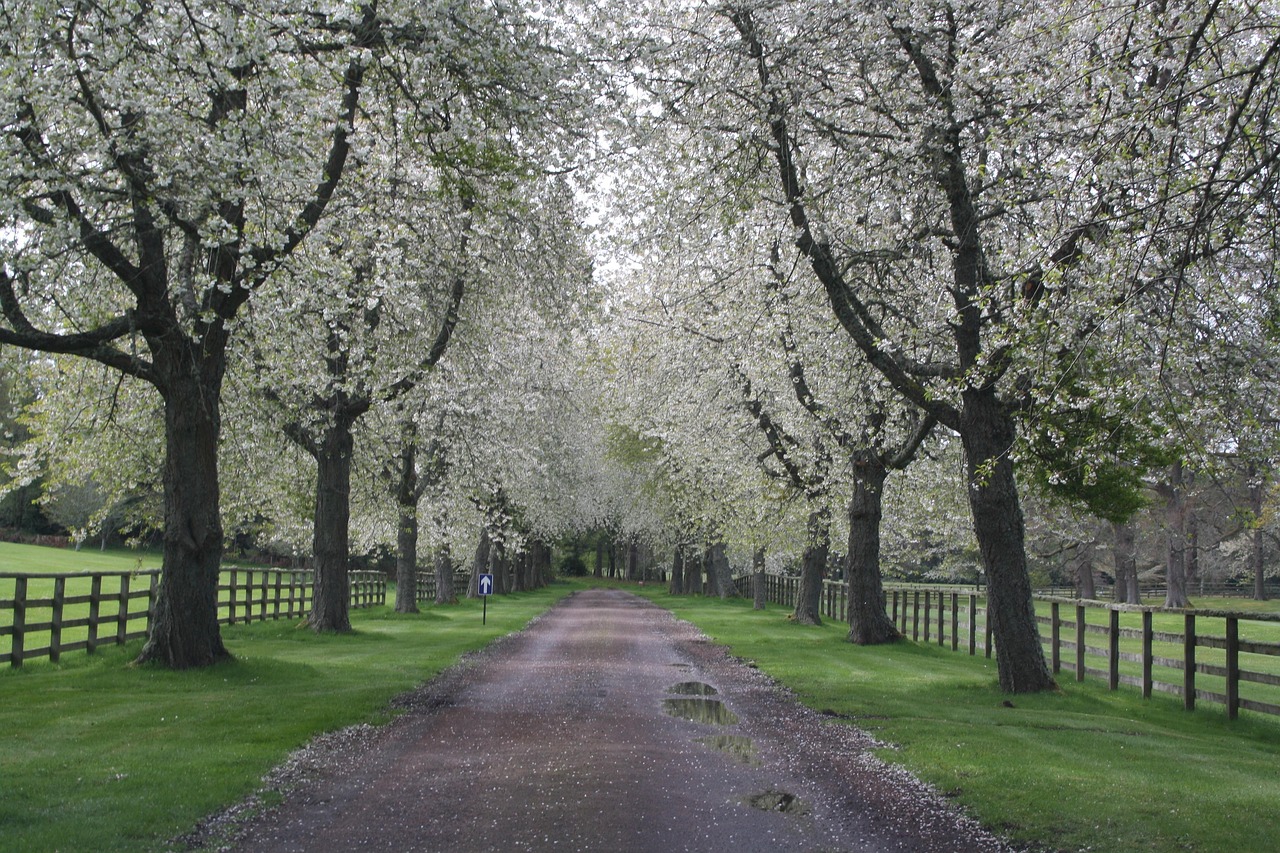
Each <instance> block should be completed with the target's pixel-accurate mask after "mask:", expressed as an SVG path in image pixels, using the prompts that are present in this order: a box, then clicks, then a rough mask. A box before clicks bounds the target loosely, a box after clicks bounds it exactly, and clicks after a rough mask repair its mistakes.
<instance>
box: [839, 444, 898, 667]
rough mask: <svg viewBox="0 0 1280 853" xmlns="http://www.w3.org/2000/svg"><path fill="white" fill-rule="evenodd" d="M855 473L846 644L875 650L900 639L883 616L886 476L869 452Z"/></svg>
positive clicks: (863, 453)
mask: <svg viewBox="0 0 1280 853" xmlns="http://www.w3.org/2000/svg"><path fill="white" fill-rule="evenodd" d="M854 472H855V477H854V483H853V498H852V499H851V500H850V501H849V549H848V553H847V556H846V558H847V560H848V564H847V566H846V570H845V573H846V575H847V576H848V581H847V582H848V584H849V614H848V616H849V642H851V643H856V644H858V645H859V646H875V645H881V644H883V643H892V642H893V641H895V640H897V639H899V638H900V637H901V634H899V633H898V629H897V627H895V626H894V624H893V620H892V619H890V618H889V614H888V613H887V612H885V598H884V582H883V579H882V578H881V576H880V523H881V521H882V520H883V518H884V484H885V480H887V479H888V477H889V474H888V471H886V470H885V467H884V465H883V464H881V462H880V460H879V458H878V456H877V455H876V454H875V452H874V451H871V450H864V451H859V452H858V454H857V455H856V457H855V459H854Z"/></svg>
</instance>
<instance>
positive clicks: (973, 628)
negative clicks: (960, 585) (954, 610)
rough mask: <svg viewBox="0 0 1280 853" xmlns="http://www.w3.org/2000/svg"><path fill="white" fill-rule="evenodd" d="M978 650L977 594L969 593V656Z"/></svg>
mask: <svg viewBox="0 0 1280 853" xmlns="http://www.w3.org/2000/svg"><path fill="white" fill-rule="evenodd" d="M977 651H978V594H977V593H976V592H971V593H969V657H973V656H974V655H975V654H977Z"/></svg>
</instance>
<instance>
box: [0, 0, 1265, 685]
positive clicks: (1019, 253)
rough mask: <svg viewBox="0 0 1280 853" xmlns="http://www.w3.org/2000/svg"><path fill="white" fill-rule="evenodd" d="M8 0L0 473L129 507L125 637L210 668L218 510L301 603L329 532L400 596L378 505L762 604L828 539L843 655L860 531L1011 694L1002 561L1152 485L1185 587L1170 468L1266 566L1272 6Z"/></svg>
mask: <svg viewBox="0 0 1280 853" xmlns="http://www.w3.org/2000/svg"><path fill="white" fill-rule="evenodd" d="M4 16H5V24H6V35H5V37H4V38H5V50H4V51H3V53H2V54H0V61H2V62H3V66H4V67H3V74H4V79H5V80H6V85H5V87H4V89H3V92H2V93H0V121H3V123H4V135H3V138H4V143H3V144H4V148H3V151H2V152H0V163H2V164H3V165H2V166H0V168H2V169H3V173H4V179H5V182H6V187H7V188H8V194H7V197H6V199H5V201H4V202H3V205H4V206H3V208H0V216H3V217H4V221H3V225H0V241H2V242H3V252H4V254H3V262H2V263H0V310H2V313H3V321H2V322H0V346H5V347H6V349H4V350H0V355H3V357H4V358H5V359H7V360H9V361H11V362H15V363H17V362H21V363H22V364H23V368H24V371H25V373H26V374H27V375H28V376H29V377H30V382H31V388H30V389H28V393H27V396H28V397H29V398H31V399H32V401H33V402H32V403H31V405H30V406H29V407H28V409H27V414H26V415H25V416H24V422H23V430H24V431H25V433H24V435H23V436H21V437H20V436H18V434H17V433H16V432H15V433H14V437H13V439H12V440H11V443H12V444H14V450H13V451H12V453H11V454H10V459H11V461H10V463H9V468H10V470H11V471H12V474H11V476H16V480H15V482H17V483H23V482H29V481H31V480H32V479H33V478H34V477H35V476H36V474H37V472H43V474H44V476H46V477H48V478H49V482H50V483H51V484H56V483H58V482H66V483H74V482H76V481H79V482H84V481H86V480H88V479H93V481H94V482H96V484H97V485H98V486H99V487H100V488H102V489H103V490H104V491H105V492H107V493H108V494H109V498H110V499H108V500H104V501H103V505H104V506H107V505H112V506H115V505H121V506H127V507H130V512H132V513H134V515H135V517H137V518H139V519H146V518H148V517H149V518H152V519H156V518H160V517H162V518H163V529H164V542H165V558H164V560H165V562H164V575H163V576H164V580H163V582H162V586H161V605H160V607H159V609H158V613H157V620H156V627H155V629H154V630H153V632H152V637H151V639H150V640H149V641H148V644H147V646H146V648H145V650H144V652H143V655H142V657H143V659H144V660H160V661H164V662H166V663H168V664H169V665H172V666H194V665H201V664H204V663H208V662H211V661H213V660H217V659H219V658H220V657H223V656H225V654H226V652H225V649H224V648H223V647H222V645H221V641H220V638H219V636H218V631H217V626H216V623H215V622H214V619H213V610H212V607H213V599H212V589H213V584H214V583H215V580H216V573H217V567H218V563H219V560H220V559H221V556H222V548H223V543H224V540H226V539H227V538H228V535H227V533H228V531H230V532H231V533H234V534H237V535H241V536H251V537H254V538H256V539H257V540H259V541H273V542H275V543H277V546H278V547H283V548H286V549H296V550H298V551H301V552H305V553H308V554H310V555H311V558H312V559H313V560H314V562H315V564H316V567H317V572H318V580H317V596H316V601H317V606H316V611H315V613H314V614H313V616H312V623H313V625H314V626H315V627H316V628H318V629H322V630H343V629H345V628H346V627H347V621H346V619H347V616H346V609H345V597H344V594H343V590H344V589H345V575H344V573H345V571H346V565H347V556H348V553H349V552H350V551H351V550H352V549H355V550H357V551H364V550H367V549H369V548H371V547H373V546H375V545H383V546H392V545H394V547H396V548H397V549H398V552H399V575H400V578H401V583H402V589H403V590H404V592H405V598H407V600H404V601H401V602H399V606H400V607H402V608H404V609H408V608H410V607H411V606H412V596H411V591H412V590H411V578H412V577H413V574H412V569H413V568H414V567H415V566H416V564H417V562H418V556H417V550H418V537H419V536H425V538H426V540H427V547H428V549H429V550H430V551H431V552H432V553H433V555H436V556H437V557H439V559H437V560H435V562H436V564H437V565H438V566H440V567H441V571H442V572H445V571H446V570H447V567H450V566H452V565H453V564H455V563H461V562H463V561H465V560H468V559H470V560H471V561H472V562H473V563H474V564H476V565H486V566H487V565H495V564H496V565H501V564H502V561H503V560H506V559H508V558H509V557H510V555H515V554H521V555H523V556H522V557H521V559H520V560H517V561H515V562H516V564H517V565H520V566H523V567H524V569H523V570H522V571H514V572H512V577H513V578H519V579H521V580H519V581H517V582H521V583H523V582H524V581H525V580H532V579H533V578H536V577H540V576H543V575H545V566H546V564H547V558H546V556H545V554H544V551H545V547H546V543H547V542H551V541H554V540H556V539H557V538H559V537H560V536H562V535H565V534H567V533H573V532H581V531H585V530H588V529H601V530H604V531H607V533H608V535H609V536H610V537H611V538H612V539H613V540H614V541H616V542H620V543H625V548H624V551H625V552H626V553H627V554H628V559H633V558H634V559H638V558H636V557H635V555H638V554H639V553H640V552H641V550H644V551H647V552H648V553H650V554H652V555H654V559H655V560H662V561H663V562H664V564H666V565H670V566H671V568H672V572H671V577H672V582H673V585H674V583H675V581H676V578H677V577H679V580H680V585H681V587H682V588H683V587H685V586H687V584H686V583H685V581H686V580H687V578H688V577H689V576H691V572H689V571H687V567H693V566H699V567H700V568H699V575H698V576H699V577H701V572H702V571H703V570H704V569H703V568H702V564H703V563H705V564H706V567H708V568H709V569H710V571H709V573H708V574H707V577H708V579H709V580H710V581H711V582H712V585H713V589H720V588H722V587H724V586H725V585H724V583H723V579H724V575H725V574H726V573H727V571H728V566H729V563H730V562H731V561H733V562H737V563H738V564H739V565H741V566H745V565H751V566H753V567H757V568H759V567H763V568H765V569H767V570H772V571H780V570H783V567H784V566H798V568H799V570H800V572H801V574H802V576H803V578H804V583H803V584H802V586H803V588H804V589H805V590H807V591H808V594H807V595H806V596H805V597H804V599H803V603H802V606H801V607H799V608H798V609H797V613H796V616H797V618H798V619H799V620H800V621H806V620H809V621H812V620H816V619H817V608H816V601H815V600H814V596H816V594H817V590H819V589H820V586H821V579H822V576H823V572H824V571H826V570H827V568H828V566H829V565H830V564H831V562H832V556H831V555H832V554H833V553H834V552H840V553H841V554H842V555H843V559H842V565H843V568H844V571H845V573H846V576H847V578H848V581H849V584H850V589H851V593H852V595H851V600H852V601H853V604H854V606H853V608H852V609H853V613H852V615H851V622H852V624H851V639H853V640H855V641H857V642H862V643H875V642H883V641H887V640H891V639H893V638H894V637H895V632H894V629H893V626H892V624H890V623H889V622H888V620H887V619H886V618H885V614H884V604H883V594H882V589H881V576H882V572H883V568H882V564H893V563H895V562H901V561H902V560H904V559H907V557H906V556H904V555H920V556H919V557H918V558H915V557H912V558H911V559H916V560H917V561H918V562H927V563H929V564H930V565H931V566H934V567H935V568H937V569H938V570H944V569H945V567H946V565H947V563H948V561H951V563H952V564H955V563H956V562H957V560H956V558H957V556H959V562H960V563H966V564H967V565H970V566H972V565H974V564H977V565H978V566H979V567H980V569H981V571H982V575H983V580H984V582H986V583H987V584H988V585H989V589H990V602H991V612H992V619H993V624H994V632H995V636H996V644H997V649H998V660H999V669H1000V680H1001V684H1002V686H1003V687H1004V688H1005V689H1007V690H1011V691H1033V690H1039V689H1043V688H1046V687H1048V686H1050V685H1051V684H1052V679H1051V677H1050V675H1049V672H1048V669H1047V667H1046V665H1045V661H1044V659H1043V656H1042V654H1041V652H1040V646H1039V642H1038V635H1037V630H1036V626H1035V621H1034V614H1033V611H1032V606H1031V572H1032V569H1033V564H1032V563H1031V562H1029V558H1028V555H1029V554H1031V555H1032V558H1033V559H1034V556H1035V554H1036V553H1037V551H1039V552H1041V553H1045V554H1059V555H1061V554H1067V553H1068V551H1070V553H1071V554H1073V555H1079V554H1083V553H1085V551H1084V549H1085V543H1086V542H1087V541H1091V542H1092V543H1093V544H1092V545H1091V546H1090V547H1092V548H1093V549H1094V551H1096V550H1097V549H1098V547H1099V544H1100V543H1103V542H1104V541H1105V542H1108V543H1109V542H1110V541H1112V540H1114V541H1115V542H1117V543H1122V544H1121V545H1120V546H1119V547H1116V548H1115V549H1114V550H1115V551H1116V553H1117V554H1120V553H1121V552H1124V553H1125V554H1126V555H1127V554H1128V553H1129V551H1130V550H1134V551H1135V552H1136V550H1137V546H1136V545H1135V546H1134V548H1133V549H1129V546H1128V545H1125V544H1123V543H1126V542H1129V541H1132V540H1134V538H1135V537H1134V536H1133V535H1131V532H1132V530H1133V527H1132V524H1133V523H1134V521H1135V519H1139V518H1141V517H1140V516H1138V515H1137V513H1139V512H1140V511H1141V510H1142V509H1143V507H1144V506H1146V505H1147V504H1150V503H1152V501H1153V500H1158V502H1159V505H1160V507H1161V508H1162V510H1163V512H1164V521H1165V527H1166V528H1167V529H1168V530H1169V531H1170V532H1169V536H1168V539H1167V541H1168V543H1169V547H1168V549H1167V551H1168V553H1167V555H1166V560H1165V570H1166V574H1167V576H1168V580H1169V588H1170V601H1169V603H1170V604H1175V605H1176V604H1179V603H1182V602H1181V600H1180V598H1179V595H1185V584H1183V585H1181V586H1180V585H1179V582H1180V579H1182V578H1185V573H1186V566H1187V555H1188V553H1190V554H1195V553H1196V551H1195V549H1191V550H1188V549H1187V547H1186V543H1187V542H1188V541H1189V539H1190V538H1191V534H1190V531H1191V530H1194V529H1200V528H1197V527H1196V526H1195V523H1194V519H1195V518H1196V516H1195V514H1194V513H1193V512H1192V511H1191V507H1192V506H1193V504H1189V503H1188V501H1187V499H1186V498H1187V494H1188V490H1189V488H1190V487H1191V482H1192V473H1193V472H1194V482H1195V483H1196V484H1198V486H1199V487H1201V488H1203V486H1204V485H1205V484H1206V483H1227V482H1230V483H1238V484H1239V487H1238V488H1236V487H1232V488H1226V489H1218V493H1219V494H1223V495H1225V494H1228V493H1229V492H1233V491H1234V492H1236V493H1238V494H1241V495H1243V494H1246V493H1247V495H1248V502H1247V508H1245V511H1244V512H1236V511H1235V508H1233V509H1232V510H1231V512H1227V510H1225V509H1224V510H1221V511H1219V512H1218V513H1217V515H1218V516H1219V517H1223V518H1226V517H1232V518H1234V519H1236V521H1235V522H1233V523H1234V524H1235V526H1236V527H1237V528H1239V529H1240V530H1243V529H1245V528H1248V529H1249V530H1252V531H1256V532H1257V537H1256V541H1255V543H1254V545H1253V548H1254V551H1253V554H1254V555H1255V556H1251V557H1250V559H1251V560H1253V561H1254V562H1255V563H1256V564H1258V565H1261V561H1262V560H1263V552H1264V546H1265V545H1266V542H1265V540H1264V539H1263V531H1264V530H1265V523H1266V521H1267V519H1268V514H1269V506H1270V504H1271V501H1270V488H1269V476H1270V472H1271V471H1272V470H1273V468H1274V455H1275V441H1274V433H1275V431H1274V428H1273V427H1274V424H1275V417H1274V403H1273V402H1272V401H1273V400H1274V399H1275V397H1276V395H1275V394H1274V389H1273V388H1272V383H1273V377H1274V376H1275V375H1276V373H1275V371H1274V370H1273V369H1272V366H1273V363H1274V355H1275V343H1276V324H1275V317H1276V313H1275V307H1276V296H1275V287H1274V284H1275V279H1276V275H1275V272H1276V270H1275V257H1276V251H1275V250H1276V246H1275V239H1276V234H1277V229H1276V225H1277V215H1276V214H1277V197H1278V194H1277V185H1276V178H1277V173H1276V160H1277V156H1278V155H1280V139H1277V137H1276V133H1277V131H1276V128H1277V123H1276V122H1275V121H1274V118H1275V116H1276V111H1277V96H1278V95H1280V87H1278V85H1277V84H1276V82H1275V79H1276V74H1275V70H1276V69H1275V66H1276V63H1277V61H1278V59H1280V16H1278V15H1277V13H1276V10H1274V9H1272V8H1271V7H1270V6H1269V5H1267V4H1232V5H1231V7H1230V8H1227V7H1226V4H1219V3H1207V4H1206V3H1201V2H1190V0H1188V2H1175V0H1164V2H1153V3H1143V4H1129V5H1111V4H1093V5H1091V6H1089V7H1088V8H1076V7H1075V6H1074V5H1073V4H1068V6H1067V7H1064V8H1039V7H1028V6H1026V5H1024V4H1010V3H1005V2H997V0H978V2H967V3H955V2H945V0H928V1H927V2H912V3H900V4H884V3H880V2H874V1H873V0H861V2H853V3H828V2H823V1H822V0H804V2H788V3H780V2H776V0H743V2H737V3H731V4H728V5H726V4H722V3H718V4H702V3H698V2H692V3H674V4H672V3H665V2H657V0H655V2H652V3H642V4H634V3H627V4H621V3H619V4H589V5H586V6H581V7H579V6H577V5H575V4H572V3H567V4H564V5H563V6H561V7H557V8H555V9H552V8H549V7H548V8H543V9H540V10H539V11H538V12H537V13H536V14H535V13H531V12H523V11H521V10H520V9H519V8H515V7H508V6H507V5H506V4H503V3H496V2H495V3H478V4H467V5H466V6H465V7H458V6H457V5H456V4H451V3H440V4H434V3H420V2H415V3H409V2H385V0H382V2H364V3H354V4H348V3H338V2H333V3H329V2H325V3H315V4H313V5H312V6H311V7H310V8H303V7H300V6H298V5H296V4H283V3H265V4H260V7H255V9H254V10H252V11H249V10H239V11H236V10H227V9H226V8H224V7H223V5H222V4H213V3H209V4H203V3H191V2H184V3H180V4H179V3H174V4H170V3H152V4H145V5H142V6H136V5H134V4H132V3H126V2H119V3H105V4H103V3H99V4H93V5H89V4H83V5H81V4H75V3H72V4H63V5H60V6H57V7H55V8H51V9H50V8H45V6H44V4H27V5H26V6H24V7H22V8H20V9H18V8H15V9H9V8H7V7H6V9H5V10H4ZM584 223H589V224H591V225H593V226H595V227H594V231H591V230H589V229H587V228H585V227H584ZM593 266H594V274H593ZM8 347H20V348H23V349H24V350H29V351H35V352H39V353H44V354H46V355H41V356H39V357H25V358H19V357H16V356H15V355H14V354H13V353H14V351H13V350H12V349H9V348H8ZM1231 466H1234V467H1233V468H1231ZM1229 468H1230V473H1227V472H1228V470H1229ZM91 474H93V475H94V476H92V477H90V475H91ZM1028 486H1031V487H1034V488H1032V489H1031V491H1030V492H1028V490H1027V487H1028ZM156 495H162V500H159V501H157V500H155V499H154V498H155V496H156ZM1028 495H1030V496H1031V497H1032V498H1033V504H1032V506H1033V510H1034V511H1033V513H1032V514H1031V516H1030V520H1031V524H1030V526H1029V527H1028V525H1027V523H1026V522H1027V516H1026V514H1025V512H1024V507H1025V505H1026V500H1027V497H1028ZM149 496H150V497H151V498H152V499H151V500H148V497H149ZM1199 505H1200V506H1201V507H1202V508H1204V507H1208V506H1210V501H1208V500H1201V502H1200V504H1199ZM1223 505H1224V506H1225V504H1223ZM161 507H162V511H161ZM1066 507H1071V508H1073V510H1072V511H1071V512H1068V511H1067V510H1066V509H1064V508H1066ZM912 509H914V512H912ZM1073 513H1074V514H1073ZM962 516H967V517H968V519H969V520H971V522H972V523H971V524H958V523H957V521H958V519H960V518H961V517H962ZM1189 525H1190V526H1189ZM1221 526H1222V527H1223V528H1224V534H1223V538H1224V539H1227V540H1231V541H1234V539H1233V538H1232V537H1230V536H1228V535H1227V534H1226V528H1229V527H1231V526H1232V523H1226V524H1223V525H1221ZM1089 531H1093V532H1092V533H1090V532H1089ZM1029 534H1030V538H1029ZM477 541H479V542H480V543H481V544H480V547H479V548H478V549H477V548H476V542H477ZM882 543H883V546H882ZM641 546H643V549H642V548H641ZM1068 546H1069V547H1068ZM882 551H883V553H882ZM481 552H483V553H481ZM495 554H497V555H499V556H497V557H495V556H494V555H495ZM966 554H970V555H972V557H971V558H969V557H966ZM1063 559H1066V558H1065V557H1064V558H1063ZM1072 559H1075V565H1077V566H1082V565H1085V564H1086V563H1087V562H1088V561H1087V560H1086V559H1085V558H1084V557H1079V556H1077V557H1073V558H1072ZM495 560H497V561H498V562H497V563H495ZM1122 563H1123V564H1124V565H1125V566H1126V567H1128V566H1130V564H1131V563H1132V565H1133V567H1134V570H1133V572H1131V573H1130V574H1131V575H1133V576H1134V577H1136V567H1137V565H1138V564H1137V558H1136V557H1135V558H1134V560H1132V561H1130V560H1129V559H1128V557H1127V556H1125V557H1124V559H1119V558H1117V562H1116V565H1117V567H1119V566H1121V564H1122ZM534 565H537V566H540V567H541V568H539V569H534V568H532V567H533V566H534ZM1125 571H1128V569H1127V568H1126V569H1125ZM1121 573H1122V574H1123V572H1121ZM1259 573H1261V570H1259ZM506 574H507V573H506V572H503V575H504V576H505V575H506ZM1087 574H1088V577H1090V578H1092V576H1093V575H1092V572H1091V571H1090V572H1088V573H1087ZM1084 575H1085V573H1084V572H1082V573H1081V577H1082V578H1083V577H1084ZM449 576H450V577H451V573H449ZM1129 576H1130V575H1125V577H1126V578H1127V577H1129ZM442 577H443V575H442ZM1082 583H1083V581H1082ZM1124 588H1125V589H1126V590H1127V589H1128V588H1129V584H1128V581H1127V580H1126V581H1125V584H1124Z"/></svg>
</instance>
